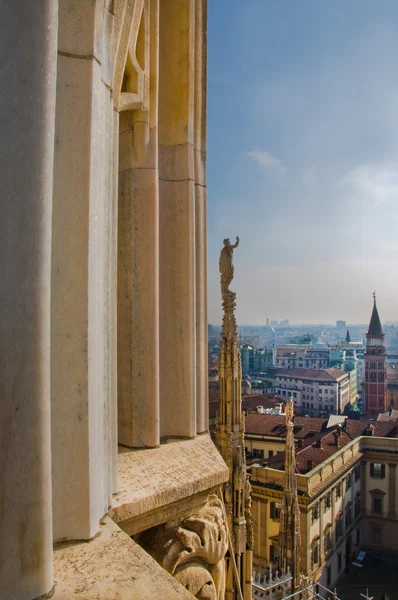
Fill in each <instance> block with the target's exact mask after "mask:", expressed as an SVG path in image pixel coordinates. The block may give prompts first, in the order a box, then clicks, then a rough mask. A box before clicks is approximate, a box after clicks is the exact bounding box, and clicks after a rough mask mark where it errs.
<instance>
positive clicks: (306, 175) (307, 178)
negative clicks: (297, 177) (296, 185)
mask: <svg viewBox="0 0 398 600" xmlns="http://www.w3.org/2000/svg"><path fill="white" fill-rule="evenodd" d="M301 179H302V181H303V183H304V185H305V186H306V187H307V188H311V189H312V188H314V187H315V186H316V184H317V175H316V167H315V166H314V165H312V167H307V169H304V171H303V174H302V176H301Z"/></svg>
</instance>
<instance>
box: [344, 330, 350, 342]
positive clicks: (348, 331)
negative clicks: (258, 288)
mask: <svg viewBox="0 0 398 600" xmlns="http://www.w3.org/2000/svg"><path fill="white" fill-rule="evenodd" d="M345 341H346V344H349V343H350V342H351V336H350V330H349V329H347V333H346V336H345Z"/></svg>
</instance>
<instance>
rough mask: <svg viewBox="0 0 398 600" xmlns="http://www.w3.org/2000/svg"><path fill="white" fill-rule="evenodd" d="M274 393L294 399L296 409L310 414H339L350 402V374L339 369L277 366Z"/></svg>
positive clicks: (319, 415)
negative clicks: (285, 367) (280, 367)
mask: <svg viewBox="0 0 398 600" xmlns="http://www.w3.org/2000/svg"><path fill="white" fill-rule="evenodd" d="M275 393H277V394H278V396H281V397H282V398H286V399H287V398H290V397H292V398H293V402H294V404H295V406H296V408H297V409H298V410H299V411H301V412H304V413H305V414H308V415H309V416H311V417H322V416H325V415H326V414H331V413H335V414H342V413H343V411H344V407H345V405H346V404H347V403H348V402H349V401H350V378H349V374H348V373H345V372H344V371H342V370H341V369H336V368H330V369H280V370H278V371H277V373H276V377H275Z"/></svg>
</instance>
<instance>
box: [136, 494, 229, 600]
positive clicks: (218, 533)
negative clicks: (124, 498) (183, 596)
mask: <svg viewBox="0 0 398 600" xmlns="http://www.w3.org/2000/svg"><path fill="white" fill-rule="evenodd" d="M138 542H139V543H140V544H141V546H142V547H143V548H144V549H145V550H146V551H147V552H148V553H149V554H150V555H151V556H152V557H153V558H154V559H155V560H156V561H157V562H158V563H159V564H160V565H161V566H162V567H163V568H164V569H166V571H168V572H169V573H170V574H171V575H173V577H175V578H176V579H177V580H178V581H179V582H180V583H181V584H182V585H183V586H184V587H185V588H186V589H187V590H189V591H190V592H191V594H192V595H193V596H195V597H196V598H198V599H199V600H224V593H225V560H224V557H225V554H226V552H227V548H228V542H227V530H226V523H225V519H224V512H223V506H222V503H221V500H220V499H219V498H218V497H217V496H216V495H215V494H210V496H209V497H208V499H207V502H206V504H205V505H204V506H203V507H202V508H201V509H200V510H198V512H196V513H195V514H193V515H192V516H190V517H188V518H187V519H185V520H184V521H182V522H180V523H179V524H175V523H165V524H163V525H160V526H159V527H153V528H152V529H150V530H148V531H146V532H144V533H143V534H141V535H140V537H139V539H138Z"/></svg>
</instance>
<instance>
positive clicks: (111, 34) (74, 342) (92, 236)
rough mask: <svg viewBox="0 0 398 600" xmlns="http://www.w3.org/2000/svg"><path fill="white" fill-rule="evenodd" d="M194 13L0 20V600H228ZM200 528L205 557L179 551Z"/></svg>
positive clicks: (96, 7)
mask: <svg viewBox="0 0 398 600" xmlns="http://www.w3.org/2000/svg"><path fill="white" fill-rule="evenodd" d="M206 11H207V7H206V2H205V0H92V1H76V0H59V1H57V0H39V1H38V2H31V1H29V0H22V1H21V2H16V3H5V5H4V6H3V8H2V19H1V22H0V33H1V35H0V47H1V55H2V64H1V67H0V69H1V72H2V76H3V82H5V83H4V85H3V93H2V94H1V99H0V119H1V130H2V135H1V140H0V156H1V160H0V164H1V167H0V168H1V171H2V173H1V181H2V194H1V201H0V202H1V215H0V266H1V272H2V274H3V277H4V286H3V291H2V294H1V299H0V314H1V319H0V344H1V348H0V355H1V361H0V385H1V398H2V402H1V409H0V410H1V428H2V431H1V434H0V439H1V444H2V452H1V456H2V468H1V473H2V477H1V483H0V499H1V500H0V503H1V508H2V510H1V514H2V521H1V526H2V530H1V534H2V535H1V537H2V540H3V541H4V540H6V543H3V544H2V547H1V550H0V597H1V598H13V599H15V600H32V599H33V598H38V597H39V596H40V597H41V596H42V595H43V594H47V593H50V594H51V593H53V598H54V599H55V600H58V599H60V598H64V599H69V598H71V597H73V598H76V600H79V599H80V600H83V599H84V600H89V599H90V598H98V597H116V595H117V597H119V598H121V599H124V598H132V597H134V598H138V597H139V598H141V599H144V600H145V599H147V598H148V599H149V598H153V597H156V596H158V595H159V590H162V598H175V597H179V598H180V597H181V598H192V597H193V596H195V595H198V594H200V593H201V589H202V588H203V586H208V587H209V586H210V587H211V589H212V594H213V596H212V597H214V598H220V599H221V598H222V597H223V593H224V592H223V586H224V585H225V578H224V575H223V573H224V556H225V553H226V551H227V533H226V528H225V527H226V522H225V518H224V512H223V506H222V502H221V501H220V499H219V497H218V495H217V494H218V490H219V488H220V486H221V485H222V484H223V483H224V482H225V481H226V480H227V479H228V469H227V467H226V465H225V463H224V461H223V460H222V458H221V457H220V455H219V453H218V452H217V450H216V449H215V447H214V445H213V443H212V442H211V440H210V437H209V435H208V402H207V314H206V175H205V156H206V62H207V61H206V31H207V22H206V21H207V12H206ZM171 522H173V523H174V529H173V527H171V526H170V523H171ZM176 523H177V524H178V526H179V529H178V531H179V532H180V533H181V532H182V533H181V535H180V537H178V536H176V528H175V524H176ZM199 524H201V525H200V527H201V531H202V533H203V535H202V537H201V542H202V543H201V544H199V545H198V544H196V545H195V547H194V548H193V547H191V546H190V548H187V547H186V543H185V542H184V539H185V540H187V539H188V538H189V536H191V537H192V536H194V532H196V531H198V527H199ZM203 524H205V527H204V529H203ZM149 530H151V532H152V537H151V535H150V534H149V533H148V531H149ZM184 532H185V533H184ZM183 534H184V535H185V538H184V535H183ZM215 534H216V543H215V544H214V543H213V542H214V535H215ZM130 536H133V537H134V539H132V538H131V537H130ZM153 536H155V537H153ZM160 538H161V539H163V540H167V544H166V545H167V547H168V548H172V554H173V559H172V560H171V558H170V556H169V555H167V553H166V554H165V553H163V552H162V551H161V548H160V545H159V544H157V543H156V542H154V539H160ZM77 541H78V542H77ZM137 542H138V543H137ZM53 544H55V546H54V545H53ZM199 546H200V547H199ZM187 552H191V553H192V560H191V561H188V562H187V561H186V556H185V555H186V553H187ZM199 554H200V556H201V565H202V568H201V569H200V570H199V571H200V572H199V575H198V576H197V577H196V578H193V577H192V573H193V572H194V571H195V568H194V566H192V563H195V559H194V558H193V557H194V556H198V555H199ZM154 559H155V560H154ZM195 564H196V563H195ZM161 567H163V568H161ZM195 572H196V573H198V570H196V571H195ZM172 576H173V577H172ZM208 587H207V588H206V589H208ZM187 588H189V591H188V589H187Z"/></svg>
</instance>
